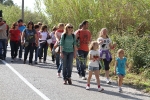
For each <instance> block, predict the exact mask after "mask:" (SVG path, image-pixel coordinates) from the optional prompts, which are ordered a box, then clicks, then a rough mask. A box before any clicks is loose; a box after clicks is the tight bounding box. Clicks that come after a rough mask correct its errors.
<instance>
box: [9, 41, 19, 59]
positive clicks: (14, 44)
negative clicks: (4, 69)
mask: <svg viewBox="0 0 150 100" xmlns="http://www.w3.org/2000/svg"><path fill="white" fill-rule="evenodd" d="M10 47H11V58H12V59H14V58H16V57H17V53H18V47H19V41H10Z"/></svg>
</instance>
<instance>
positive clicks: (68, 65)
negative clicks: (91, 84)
mask: <svg viewBox="0 0 150 100" xmlns="http://www.w3.org/2000/svg"><path fill="white" fill-rule="evenodd" d="M63 56H64V57H63V59H62V61H63V73H62V75H63V79H64V80H67V79H68V78H71V74H72V66H73V65H72V63H73V52H64V51H63Z"/></svg>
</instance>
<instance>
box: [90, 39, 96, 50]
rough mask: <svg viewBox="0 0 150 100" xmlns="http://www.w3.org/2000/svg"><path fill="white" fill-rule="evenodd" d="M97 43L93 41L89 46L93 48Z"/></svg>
mask: <svg viewBox="0 0 150 100" xmlns="http://www.w3.org/2000/svg"><path fill="white" fill-rule="evenodd" d="M95 44H98V42H97V41H92V42H91V44H90V46H89V50H93V47H94V45H95Z"/></svg>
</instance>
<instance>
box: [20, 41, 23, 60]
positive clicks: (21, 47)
mask: <svg viewBox="0 0 150 100" xmlns="http://www.w3.org/2000/svg"><path fill="white" fill-rule="evenodd" d="M22 49H23V46H22V44H21V41H19V58H22Z"/></svg>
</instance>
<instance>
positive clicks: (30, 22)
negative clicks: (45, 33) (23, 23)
mask: <svg viewBox="0 0 150 100" xmlns="http://www.w3.org/2000/svg"><path fill="white" fill-rule="evenodd" d="M29 24H32V29H34V24H33V22H32V21H29V22H28V24H27V28H29Z"/></svg>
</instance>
